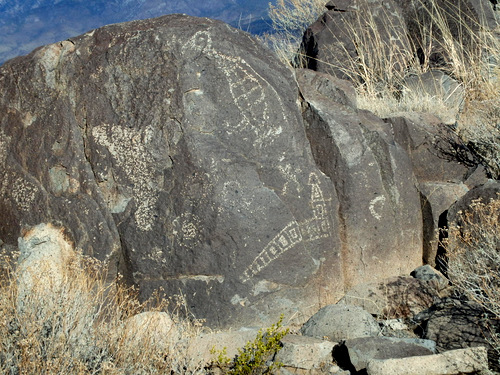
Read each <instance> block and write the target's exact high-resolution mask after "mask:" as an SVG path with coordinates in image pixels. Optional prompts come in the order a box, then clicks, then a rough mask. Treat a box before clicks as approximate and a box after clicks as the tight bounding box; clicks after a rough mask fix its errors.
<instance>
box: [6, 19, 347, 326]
mask: <svg viewBox="0 0 500 375" xmlns="http://www.w3.org/2000/svg"><path fill="white" fill-rule="evenodd" d="M297 97H298V92H297V88H296V84H295V81H294V78H293V75H292V72H291V71H290V70H289V69H288V68H287V67H286V66H284V65H282V64H280V63H279V61H278V60H277V59H276V58H274V57H273V56H272V54H271V53H269V51H268V50H267V49H265V48H264V47H263V46H262V45H261V44H259V42H257V41H256V40H254V39H253V38H252V37H251V36H250V35H248V34H247V33H244V32H242V31H239V30H236V29H233V28H231V27H229V26H228V25H226V24H223V23H222V22H219V21H213V20H209V19H202V18H192V17H188V16H184V15H171V16H165V17H161V18H158V19H150V20H144V21H137V22H130V23H125V24H117V25H111V26H107V27H103V28H101V29H98V30H94V31H91V32H89V33H87V34H84V35H82V36H79V37H76V38H72V39H71V40H67V41H64V42H61V43H57V44H53V45H49V46H46V47H43V48H40V49H38V50H36V51H34V52H33V53H31V54H30V55H28V56H26V57H21V58H17V59H14V60H11V61H10V62H7V63H5V64H4V65H3V66H2V67H1V68H0V174H1V175H2V176H3V179H2V181H0V192H1V197H2V199H1V200H0V211H1V212H2V221H1V223H0V238H1V239H2V240H3V241H4V242H5V243H6V244H7V245H8V244H15V242H16V241H17V237H18V235H19V231H20V228H21V227H23V226H31V225H36V224H37V223H39V222H49V221H53V222H57V223H60V224H62V225H64V226H65V227H66V228H67V229H68V232H69V233H70V234H71V237H72V238H73V239H74V242H75V245H76V248H77V249H79V250H81V251H83V252H84V253H85V254H92V255H94V256H96V257H98V258H100V259H102V260H108V261H109V262H110V263H111V266H110V269H111V271H112V272H118V271H119V272H122V273H123V274H124V275H125V279H126V280H127V281H128V282H130V283H133V284H136V285H137V286H138V287H139V291H140V295H141V297H142V298H146V297H148V296H149V295H150V294H151V293H152V291H153V290H155V289H157V288H160V287H161V288H163V290H164V291H165V293H166V294H168V295H172V294H178V293H179V292H182V293H183V295H184V296H185V298H186V301H187V306H188V308H189V309H190V310H191V311H192V312H193V313H194V314H195V315H196V316H197V317H199V318H204V319H206V320H207V324H208V325H210V326H233V327H237V326H242V325H246V326H253V325H255V326H267V325H270V324H271V323H274V322H275V321H276V320H277V319H278V317H279V315H280V314H282V313H284V314H287V315H292V314H296V316H297V314H299V316H301V317H302V319H303V320H305V319H307V317H308V316H310V315H311V314H312V313H313V312H314V311H316V310H317V309H318V308H319V307H320V306H322V305H324V304H327V303H333V302H335V301H336V300H337V299H338V298H339V297H340V294H341V293H342V290H343V271H342V258H341V256H340V254H341V253H340V237H339V230H338V218H337V212H338V200H337V197H336V192H335V189H334V186H333V184H332V182H331V181H330V180H329V179H328V178H327V177H326V176H325V175H324V174H323V173H322V171H321V170H320V168H318V167H317V166H316V164H315V161H314V159H313V157H312V154H311V151H310V147H309V143H308V140H307V138H306V135H305V132H304V128H303V123H302V121H303V120H302V117H301V114H300V111H299V106H298V104H297Z"/></svg>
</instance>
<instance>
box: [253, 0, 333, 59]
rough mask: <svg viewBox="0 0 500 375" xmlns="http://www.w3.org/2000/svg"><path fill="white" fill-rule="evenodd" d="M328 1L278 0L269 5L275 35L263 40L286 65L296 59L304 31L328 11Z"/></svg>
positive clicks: (267, 35) (266, 36)
mask: <svg viewBox="0 0 500 375" xmlns="http://www.w3.org/2000/svg"><path fill="white" fill-rule="evenodd" d="M327 2H328V0H277V1H276V5H273V4H272V3H269V11H268V15H269V18H270V19H271V22H272V28H273V30H274V32H273V33H267V34H264V35H263V36H262V37H261V39H262V41H263V42H264V44H266V45H269V46H270V47H271V48H272V49H273V50H274V51H275V52H276V54H277V55H278V57H279V58H280V59H281V60H282V61H284V62H285V63H286V64H290V62H291V61H292V60H293V59H294V58H295V57H296V54H297V51H298V50H299V47H300V44H301V42H302V35H303V34H304V31H305V30H306V29H307V27H309V25H311V24H312V23H313V22H314V21H316V19H317V18H318V17H319V16H320V15H321V14H323V12H324V11H325V10H326V8H325V4H326V3H327Z"/></svg>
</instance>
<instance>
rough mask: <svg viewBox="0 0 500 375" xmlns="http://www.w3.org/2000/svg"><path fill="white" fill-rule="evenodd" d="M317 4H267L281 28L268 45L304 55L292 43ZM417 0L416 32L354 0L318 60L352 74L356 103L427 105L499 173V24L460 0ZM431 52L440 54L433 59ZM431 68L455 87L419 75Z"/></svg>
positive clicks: (290, 56) (385, 113)
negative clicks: (486, 23)
mask: <svg viewBox="0 0 500 375" xmlns="http://www.w3.org/2000/svg"><path fill="white" fill-rule="evenodd" d="M323 4H324V1H319V0H318V1H316V0H315V1H304V2H302V1H300V0H293V1H292V0H290V1H284V0H281V1H279V2H278V4H277V5H276V7H272V6H271V7H270V10H269V15H270V16H271V18H272V19H273V26H274V27H275V29H276V31H277V33H276V35H278V36H279V38H275V39H274V44H275V46H274V48H275V50H276V51H277V53H278V55H279V56H280V57H281V58H282V60H283V61H285V62H288V63H290V62H291V61H295V62H297V61H303V60H305V59H307V58H310V57H309V56H305V55H304V54H303V53H304V52H303V50H301V49H300V48H298V41H299V40H300V37H301V36H300V37H299V36H298V35H297V32H298V31H299V30H304V29H305V28H306V27H307V26H306V25H307V24H308V23H312V22H313V21H314V20H315V19H316V18H317V17H318V15H319V14H321V13H322V12H323V11H324V10H325V9H324V8H323ZM416 4H417V7H416V8H415V10H414V14H410V15H409V18H411V19H412V25H411V26H412V28H413V35H417V36H418V37H417V38H415V37H414V38H411V39H409V38H408V35H407V30H406V29H405V28H402V27H400V25H398V24H396V23H394V22H391V20H393V19H394V18H393V17H392V15H391V14H389V13H388V11H387V10H385V11H384V8H383V7H381V8H380V12H379V13H378V14H376V15H375V14H374V13H373V12H370V11H363V9H370V7H369V1H368V0H358V1H357V2H356V6H357V8H358V9H360V11H357V12H349V13H350V15H349V16H346V17H344V19H346V20H348V19H350V21H349V22H347V23H346V24H345V27H344V30H343V33H344V35H342V36H340V35H338V34H335V33H334V32H333V31H332V39H333V40H337V42H336V43H334V45H332V46H331V48H332V51H330V55H331V59H329V60H330V61H328V62H326V61H322V62H321V63H323V64H330V65H331V67H332V69H333V70H338V71H340V72H341V73H342V76H343V77H347V78H348V79H349V80H351V81H352V82H353V84H354V85H355V88H356V91H357V93H358V107H359V108H361V109H367V110H370V111H372V112H373V113H375V114H376V115H378V116H379V117H389V116H391V115H394V114H396V113H400V112H426V113H432V114H434V115H436V116H437V117H439V118H441V120H442V121H443V122H444V123H446V124H451V125H453V127H452V131H453V133H454V135H455V136H456V139H457V140H458V141H459V142H460V143H461V144H460V145H458V147H461V148H464V147H465V148H467V149H468V150H470V151H471V152H472V153H473V158H472V159H473V160H476V162H477V163H481V164H483V165H484V166H485V169H486V172H487V174H488V175H489V177H492V178H500V167H499V163H500V162H499V160H500V115H499V110H498V108H500V68H499V64H500V28H499V27H497V28H496V29H495V30H491V29H488V28H487V27H485V26H484V24H483V23H481V22H479V20H477V19H475V18H474V17H472V16H471V15H470V14H469V13H467V12H465V11H464V10H463V9H462V8H460V4H461V2H460V1H452V0H449V1H447V0H442V1H441V0H440V1H438V0H416ZM384 12H387V13H386V14H384ZM351 15H352V16H351ZM384 20H385V21H384ZM337 33H338V30H337ZM387 36H389V37H387ZM346 38H347V40H350V41H351V42H352V45H353V46H354V48H355V50H356V51H355V53H354V54H353V53H352V51H350V50H348V48H350V47H349V46H346V44H345V43H343V42H342V41H343V40H344V41H345V40H346ZM328 53H329V52H328V51H326V53H325V54H326V55H328ZM338 56H342V57H338ZM436 56H437V57H436ZM436 60H440V61H439V64H438V66H436V64H435V63H436ZM436 68H437V69H439V70H441V71H443V72H445V73H446V74H447V75H449V76H450V77H452V78H453V79H454V80H455V81H456V85H455V86H454V88H453V90H451V91H449V92H445V91H443V90H442V87H434V88H433V87H429V83H428V81H424V80H423V79H422V80H421V81H420V82H419V79H420V77H423V74H424V73H428V72H431V71H432V70H433V69H436ZM409 79H412V82H413V84H412V85H410V84H409V83H408V80H409ZM415 81H417V84H416V85H415ZM440 85H441V84H440V83H439V82H437V86H440Z"/></svg>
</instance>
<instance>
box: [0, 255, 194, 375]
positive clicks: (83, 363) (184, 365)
mask: <svg viewBox="0 0 500 375" xmlns="http://www.w3.org/2000/svg"><path fill="white" fill-rule="evenodd" d="M1 261H2V267H1V269H2V271H3V272H2V277H1V278H0V373H2V374H19V375H22V374H26V375H28V374H30V375H32V374H109V375H112V374H134V375H135V374H166V373H193V374H195V373H202V368H201V364H194V362H193V361H191V359H189V358H187V356H186V350H187V347H188V345H189V342H190V340H191V339H192V338H194V337H195V336H196V335H197V333H198V331H199V329H200V324H199V323H198V322H196V321H193V320H190V319H186V318H182V317H181V316H183V314H182V313H183V312H182V313H181V310H183V308H184V306H185V304H184V302H183V300H182V298H173V299H170V300H165V299H162V298H159V294H157V295H155V296H153V297H152V298H151V299H150V300H148V301H146V302H144V303H139V302H138V300H137V298H136V293H135V290H134V289H133V288H127V287H125V286H124V285H123V284H122V283H121V282H120V281H119V280H116V281H114V282H112V283H106V282H105V279H106V267H105V266H104V265H103V264H102V263H100V262H98V261H97V260H95V259H92V258H87V257H83V256H77V257H75V258H74V259H73V260H71V261H70V262H68V264H66V265H65V267H66V271H67V272H66V275H65V276H64V280H63V281H62V283H58V284H57V290H58V292H57V293H54V288H49V289H47V278H46V277H45V276H46V275H45V276H44V277H43V278H41V279H43V281H42V282H40V283H37V280H36V277H35V279H34V280H31V284H30V293H29V294H27V295H25V294H24V293H23V291H22V290H19V288H20V285H22V283H21V284H20V283H19V280H20V277H21V278H22V276H21V275H19V270H18V269H16V267H15V263H14V262H12V259H9V258H7V257H5V256H3V257H2V259H1ZM37 272H40V273H42V274H43V272H44V270H37ZM33 275H34V273H32V275H31V276H33ZM47 290H49V292H47ZM20 294H22V299H21V300H20V298H19V296H20ZM167 310H169V311H171V312H169V313H168V315H166V314H167V313H162V314H163V315H162V314H161V313H159V314H150V315H148V314H142V315H138V314H140V313H143V312H144V311H156V312H160V311H167ZM172 311H173V312H172ZM133 317H136V318H137V317H138V318H139V319H140V322H139V323H137V322H136V321H134V319H135V318H133ZM135 320H137V319H135ZM131 323H133V324H131ZM160 323H162V324H164V327H163V331H161V332H163V333H164V334H163V335H162V336H161V337H160V338H159V337H158V335H155V334H154V331H155V330H158V329H160V328H161V327H160V325H159V324H160ZM165 325H166V327H165ZM134 327H135V328H134ZM145 330H146V331H147V330H151V331H152V332H144V331H145ZM165 332H166V334H165Z"/></svg>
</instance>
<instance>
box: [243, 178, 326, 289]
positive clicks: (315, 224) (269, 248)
mask: <svg viewBox="0 0 500 375" xmlns="http://www.w3.org/2000/svg"><path fill="white" fill-rule="evenodd" d="M308 185H309V186H310V189H311V197H310V201H309V205H310V207H311V209H312V211H313V216H312V217H311V218H310V219H307V220H304V221H302V222H300V223H299V222H297V221H291V222H290V223H288V224H287V225H286V226H285V228H283V229H282V230H281V231H280V232H279V233H278V234H277V235H276V236H275V237H274V238H273V239H272V240H271V241H270V242H269V243H268V244H267V245H266V246H265V247H264V249H263V250H262V251H261V252H260V254H259V255H258V256H257V257H256V258H255V259H254V261H253V262H252V263H251V264H250V266H248V267H247V268H246V270H245V271H244V272H243V275H242V276H241V280H242V281H243V282H246V281H248V280H250V279H251V278H253V277H254V276H255V275H257V274H258V273H259V272H260V271H262V270H263V269H264V268H265V267H267V266H268V265H269V264H270V263H271V262H273V261H274V260H276V259H277V258H278V257H280V256H281V255H282V254H283V253H285V252H287V251H288V250H290V249H291V248H293V247H295V246H296V245H297V244H298V243H300V242H312V241H316V240H318V239H321V238H328V237H330V236H331V235H332V234H331V223H330V219H329V217H328V213H327V208H326V202H327V200H325V198H324V196H323V191H322V189H321V185H320V181H319V179H318V176H317V174H316V173H314V172H312V173H311V174H310V175H309V181H308Z"/></svg>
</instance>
